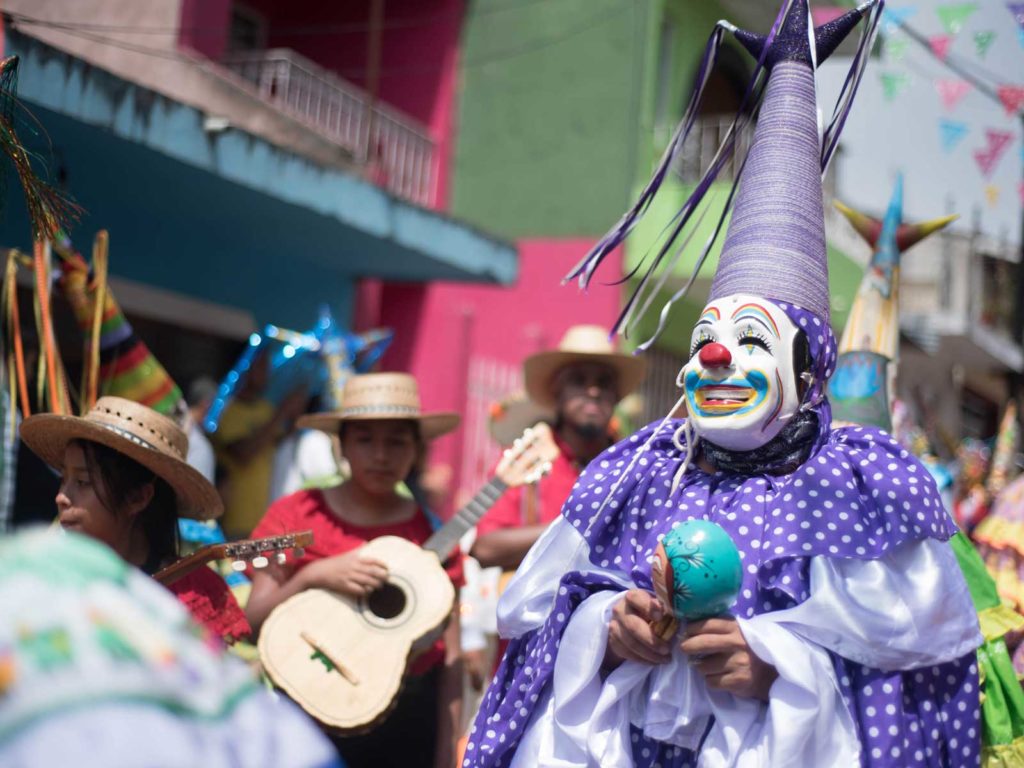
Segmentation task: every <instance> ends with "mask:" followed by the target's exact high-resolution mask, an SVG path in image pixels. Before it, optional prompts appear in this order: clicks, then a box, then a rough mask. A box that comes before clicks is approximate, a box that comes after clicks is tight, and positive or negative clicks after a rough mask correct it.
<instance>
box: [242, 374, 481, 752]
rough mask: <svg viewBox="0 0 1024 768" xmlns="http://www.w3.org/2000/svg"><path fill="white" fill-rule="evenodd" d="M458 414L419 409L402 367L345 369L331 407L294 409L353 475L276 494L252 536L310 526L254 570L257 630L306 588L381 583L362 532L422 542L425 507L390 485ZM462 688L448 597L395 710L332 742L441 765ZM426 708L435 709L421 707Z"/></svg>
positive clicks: (382, 572) (427, 522) (449, 748)
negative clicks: (334, 446) (282, 555)
mask: <svg viewBox="0 0 1024 768" xmlns="http://www.w3.org/2000/svg"><path fill="white" fill-rule="evenodd" d="M458 423H459V417H458V415H457V414H454V413H424V412H423V411H422V409H421V408H420V398H419V390H418V388H417V385H416V380H415V379H414V378H413V377H412V376H410V375H408V374H405V373H371V374H364V375H361V376H353V377H352V378H350V379H349V380H348V382H347V383H346V384H345V389H344V393H343V395H342V402H341V408H340V409H339V410H338V411H335V412H333V413H319V414H311V415H308V416H304V417H303V418H301V419H299V422H298V425H299V426H300V427H308V428H312V429H320V430H323V431H324V432H327V433H329V434H332V435H337V436H338V437H339V439H340V441H341V450H342V453H343V455H344V456H345V458H346V460H347V461H348V464H349V468H350V472H351V476H350V478H349V479H348V480H347V481H345V482H344V483H342V484H341V485H337V486H334V487H331V488H325V489H315V490H305V491H299V492H298V493H293V494H291V495H289V496H285V497H283V498H281V499H279V500H277V501H276V502H274V503H273V504H271V506H270V508H269V509H268V510H267V513H266V515H265V516H264V517H263V520H262V521H261V522H260V523H259V525H258V526H257V527H256V530H255V531H254V532H253V535H254V536H272V535H275V534H277V533H279V532H282V531H288V530H298V529H302V530H305V529H310V530H312V531H313V534H314V543H313V544H312V545H311V546H309V547H307V548H306V550H305V554H304V555H303V557H302V558H300V559H299V560H298V561H296V562H294V563H289V564H288V565H286V566H280V567H279V566H277V565H276V564H275V565H272V566H271V567H270V568H268V569H265V570H263V571H260V572H258V573H256V574H255V575H254V577H253V585H252V593H251V595H250V597H249V603H248V605H247V608H246V610H247V612H248V615H249V620H250V621H251V622H252V624H253V626H254V627H256V628H257V630H258V629H259V627H260V626H261V625H262V623H263V621H264V620H265V619H266V618H267V616H268V615H269V614H270V612H271V611H272V610H273V609H274V608H275V607H276V606H277V605H279V604H280V603H281V602H283V601H284V600H286V599H288V598H289V597H292V596H293V595H295V594H297V593H299V592H301V591H303V590H305V589H309V588H314V587H315V588H323V589H329V590H332V591H334V592H339V593H342V594H346V595H350V596H352V597H363V596H364V595H367V594H369V593H370V592H372V591H373V590H374V589H376V588H377V587H379V586H381V585H382V584H383V583H384V582H385V580H386V579H387V576H388V571H387V568H386V566H385V565H384V564H383V563H381V562H379V561H376V560H372V559H369V558H363V557H361V556H360V553H359V549H360V547H361V546H362V545H363V544H365V543H366V542H367V541H370V540H371V539H375V538H377V537H379V536H386V535H390V536H401V537H403V538H406V539H408V540H410V541H412V542H414V543H416V544H422V543H424V542H425V541H426V540H427V539H428V538H429V537H430V535H431V533H432V532H433V525H432V522H431V519H430V518H429V517H428V513H427V512H426V511H425V510H424V509H422V508H421V507H420V506H419V505H418V504H417V503H416V502H415V501H414V500H412V499H409V498H407V497H405V496H402V495H400V494H399V493H398V492H397V487H398V486H399V484H400V483H402V482H404V481H406V480H407V479H408V478H409V477H410V475H411V474H412V472H413V471H414V469H415V468H416V467H417V465H418V464H420V463H421V462H422V460H423V458H424V454H425V452H426V446H427V443H429V441H431V440H433V439H434V438H436V437H439V436H441V435H443V434H445V433H447V432H451V431H452V430H453V429H455V427H456V426H457V425H458ZM296 526H298V527H299V528H296ZM447 570H448V574H449V576H450V577H451V579H452V582H453V583H454V584H455V587H456V588H458V587H460V586H461V585H462V580H463V577H462V560H461V557H459V556H456V557H454V558H453V559H452V561H450V562H449V563H448V564H447ZM461 697H462V671H461V663H460V659H459V622H458V606H456V608H455V610H454V611H453V614H452V621H451V622H450V623H449V625H448V627H447V629H446V630H445V633H444V636H443V637H442V638H441V639H440V640H438V642H437V643H436V644H435V645H434V646H433V647H432V648H431V649H430V650H428V651H426V652H425V653H423V654H422V655H421V656H419V657H418V658H417V660H416V661H415V662H414V664H413V666H412V668H411V670H410V675H409V676H408V679H407V680H406V684H405V687H404V689H403V692H402V693H401V695H400V697H399V700H398V703H397V705H396V707H395V709H394V711H392V713H391V714H390V715H389V716H388V718H387V719H386V720H385V721H384V722H383V723H382V724H381V725H379V726H378V727H377V728H375V729H374V730H372V731H370V732H369V733H367V734H363V735H359V736H347V737H341V738H337V739H336V742H335V743H336V746H337V747H338V751H339V752H340V753H341V755H342V757H343V758H344V759H345V762H346V763H347V764H348V765H349V766H350V767H351V768H359V767H360V766H370V765H372V766H391V765H394V766H402V767H403V768H409V767H410V766H438V767H441V766H444V768H448V767H449V766H450V765H451V764H452V763H453V762H454V746H455V737H456V733H457V729H458V726H459V724H460V717H461ZM431 711H436V716H434V717H430V716H428V715H427V713H429V712H431Z"/></svg>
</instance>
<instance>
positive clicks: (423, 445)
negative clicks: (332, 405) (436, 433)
mask: <svg viewBox="0 0 1024 768" xmlns="http://www.w3.org/2000/svg"><path fill="white" fill-rule="evenodd" d="M388 421H390V419H388ZM395 421H397V422H399V423H401V424H406V425H408V426H409V429H411V430H412V437H413V440H414V441H415V442H416V461H415V462H414V463H413V465H412V469H411V470H409V476H408V477H406V478H405V482H406V485H409V484H410V483H412V484H417V483H418V480H419V476H420V474H422V472H423V469H424V467H423V465H424V463H425V462H426V458H427V441H426V440H424V439H423V431H422V430H421V429H420V423H419V422H418V421H416V420H415V419H395ZM347 426H349V423H348V422H347V421H342V422H341V424H339V425H338V440H339V441H341V442H342V443H344V442H345V428H346V427H347ZM342 454H344V449H342Z"/></svg>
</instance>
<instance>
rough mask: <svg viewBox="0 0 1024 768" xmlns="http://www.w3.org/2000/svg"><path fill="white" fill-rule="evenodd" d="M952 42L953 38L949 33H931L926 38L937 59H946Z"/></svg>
mask: <svg viewBox="0 0 1024 768" xmlns="http://www.w3.org/2000/svg"><path fill="white" fill-rule="evenodd" d="M952 42H953V38H952V37H950V36H949V35H933V36H932V37H929V38H928V45H929V46H931V49H932V53H934V54H935V58H937V59H938V60H939V61H945V60H946V56H948V55H949V46H950V44H952Z"/></svg>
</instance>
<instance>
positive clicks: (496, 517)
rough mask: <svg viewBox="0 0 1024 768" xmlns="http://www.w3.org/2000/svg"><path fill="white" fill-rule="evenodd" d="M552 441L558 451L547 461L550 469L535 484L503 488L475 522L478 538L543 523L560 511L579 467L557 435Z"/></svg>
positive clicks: (574, 483)
mask: <svg viewBox="0 0 1024 768" xmlns="http://www.w3.org/2000/svg"><path fill="white" fill-rule="evenodd" d="M555 440H556V442H557V443H558V448H559V451H560V452H559V455H558V458H557V459H555V460H554V461H553V462H551V471H550V472H549V473H548V474H546V475H545V476H544V477H542V478H541V479H540V482H539V483H538V484H537V486H532V485H527V486H520V487H519V488H510V489H509V490H507V491H505V493H504V494H503V495H502V497H501V498H500V499H498V501H497V503H496V504H495V505H494V506H493V507H491V511H490V512H488V513H487V514H486V515H484V516H483V519H481V520H480V522H479V523H477V526H476V535H477V538H478V539H479V538H480V537H481V536H483V535H485V534H488V533H491V532H492V531H498V530H501V529H503V528H519V527H520V526H525V525H538V524H539V525H547V524H548V523H550V522H551V521H552V520H554V519H555V518H556V517H558V516H559V515H560V514H561V513H562V505H563V504H564V503H565V500H566V499H568V498H569V493H570V492H571V491H572V487H573V486H574V485H576V480H577V479H578V478H579V476H580V472H581V471H582V467H580V466H579V465H578V463H577V461H576V459H575V457H573V455H572V451H571V450H570V449H569V446H568V445H566V444H565V443H564V442H562V441H561V440H558V439H557V438H556V439H555Z"/></svg>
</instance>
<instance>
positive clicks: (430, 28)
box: [180, 0, 464, 210]
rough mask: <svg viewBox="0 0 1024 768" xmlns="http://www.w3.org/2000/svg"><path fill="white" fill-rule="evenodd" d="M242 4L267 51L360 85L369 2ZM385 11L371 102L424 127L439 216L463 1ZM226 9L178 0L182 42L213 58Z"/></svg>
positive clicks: (224, 2)
mask: <svg viewBox="0 0 1024 768" xmlns="http://www.w3.org/2000/svg"><path fill="white" fill-rule="evenodd" d="M241 5H244V6H245V7H246V8H249V9H251V10H253V11H255V12H257V13H259V14H260V15H262V16H263V17H264V18H265V19H266V23H267V32H268V36H267V47H268V48H291V49H292V50H294V51H296V52H298V53H299V54H301V55H302V56H305V57H306V58H308V59H310V60H312V61H314V62H315V63H317V64H319V65H320V66H322V67H323V68H325V69H328V70H330V71H332V72H334V73H336V74H337V75H338V76H339V77H341V78H343V79H345V80H347V81H349V82H350V83H353V84H355V85H358V86H359V87H361V88H365V87H366V86H367V48H368V44H369V14H370V2H369V0H362V2H348V3H337V2H329V1H328V0H289V2H283V0H245V2H244V3H241ZM384 9H385V16H384V29H383V33H382V45H381V70H380V80H379V91H378V97H379V99H380V100H381V101H382V102H385V103H387V104H389V105H391V106H393V107H396V108H397V109H399V110H401V111H402V112H404V113H405V114H407V115H409V116H411V117H413V118H415V119H416V120H417V121H419V122H420V123H422V124H424V125H425V126H426V127H427V130H428V132H429V134H430V137H431V138H432V139H433V140H434V142H435V143H436V146H437V152H436V154H435V158H434V179H435V185H434V188H435V194H434V204H433V206H432V207H435V208H439V209H442V210H443V209H445V208H447V201H448V193H449V184H450V182H449V166H450V157H451V150H452V134H453V130H452V122H453V119H454V114H455V109H454V100H455V93H456V75H457V71H458V50H459V36H460V32H461V27H462V18H463V13H464V0H429V1H428V0H386V2H385V4H384ZM230 10H231V2H230V0H184V1H183V3H182V14H181V34H180V42H181V44H182V45H184V46H186V47H188V48H191V49H193V50H196V51H198V52H200V53H202V54H203V55H205V56H207V57H209V58H211V59H218V58H220V57H221V56H222V55H223V54H224V51H225V45H226V37H227V29H228V22H229V19H230Z"/></svg>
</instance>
